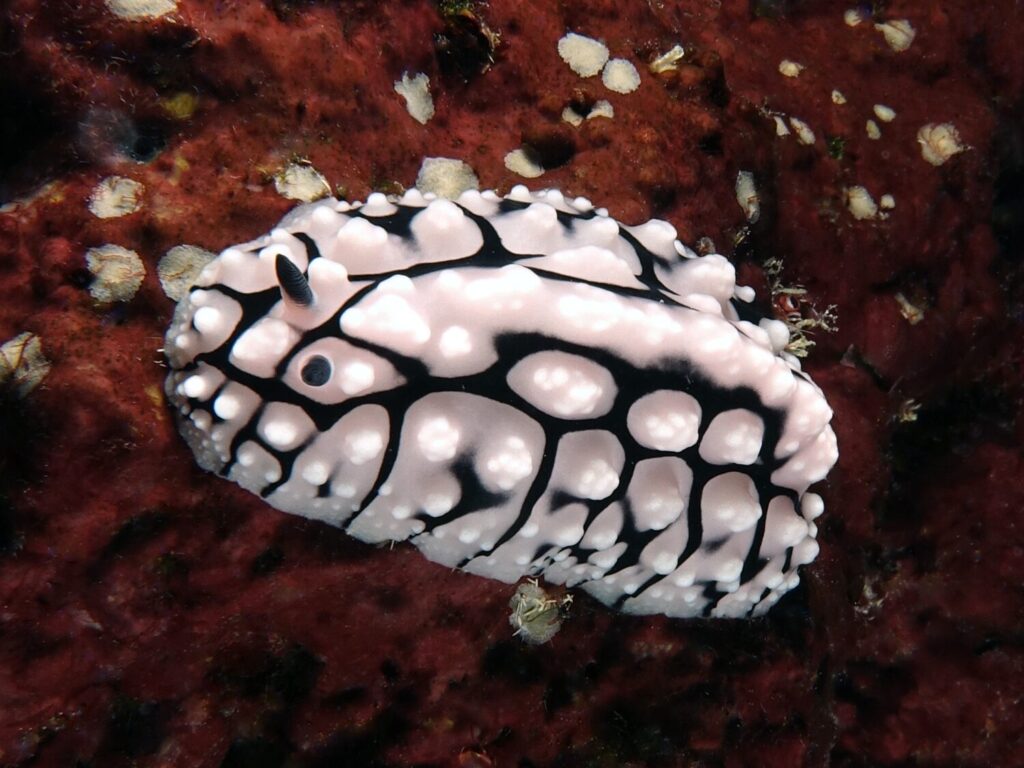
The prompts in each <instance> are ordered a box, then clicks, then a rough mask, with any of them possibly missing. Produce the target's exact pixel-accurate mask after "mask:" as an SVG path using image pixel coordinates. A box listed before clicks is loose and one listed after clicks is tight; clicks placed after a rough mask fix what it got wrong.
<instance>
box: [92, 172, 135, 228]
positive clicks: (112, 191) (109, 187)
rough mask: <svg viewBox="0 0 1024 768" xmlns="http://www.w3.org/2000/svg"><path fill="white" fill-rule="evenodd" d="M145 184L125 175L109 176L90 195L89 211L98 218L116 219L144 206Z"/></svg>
mask: <svg viewBox="0 0 1024 768" xmlns="http://www.w3.org/2000/svg"><path fill="white" fill-rule="evenodd" d="M143 189H144V188H143V186H142V185H141V184H140V183H139V182H137V181H135V180H134V179H126V178H125V177H124V176H108V177H107V178H105V179H103V181H101V182H100V183H99V184H97V185H96V188H95V189H93V191H92V194H91V195H89V211H90V212H91V213H92V215H93V216H95V217H96V218H97V219H116V218H118V217H120V216H127V215H128V214H129V213H135V211H137V210H139V208H141V207H142V203H141V202H140V201H139V198H140V197H142V191H143Z"/></svg>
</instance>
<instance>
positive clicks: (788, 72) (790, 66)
mask: <svg viewBox="0 0 1024 768" xmlns="http://www.w3.org/2000/svg"><path fill="white" fill-rule="evenodd" d="M805 69H806V67H805V66H804V65H803V64H799V63H797V62H795V61H790V60H789V59H783V60H782V61H780V62H779V73H780V74H782V75H785V76H786V77H799V76H800V73H801V72H803V71H804V70H805Z"/></svg>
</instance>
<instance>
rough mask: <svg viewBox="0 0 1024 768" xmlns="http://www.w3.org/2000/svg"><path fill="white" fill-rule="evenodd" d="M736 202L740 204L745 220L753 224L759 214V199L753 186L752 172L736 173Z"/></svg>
mask: <svg viewBox="0 0 1024 768" xmlns="http://www.w3.org/2000/svg"><path fill="white" fill-rule="evenodd" d="M736 202H737V203H739V204H740V208H742V209H743V213H744V214H745V215H746V217H747V221H748V222H750V223H751V224H755V223H756V222H757V220H758V218H760V216H761V201H760V199H759V198H758V196H757V187H755V186H754V174H753V173H751V172H750V171H740V172H739V173H737V174H736Z"/></svg>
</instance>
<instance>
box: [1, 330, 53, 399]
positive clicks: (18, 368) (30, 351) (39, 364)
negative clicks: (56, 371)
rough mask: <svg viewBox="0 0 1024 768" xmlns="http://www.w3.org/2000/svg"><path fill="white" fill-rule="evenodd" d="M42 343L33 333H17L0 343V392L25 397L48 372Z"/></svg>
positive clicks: (47, 363) (48, 368) (47, 361)
mask: <svg viewBox="0 0 1024 768" xmlns="http://www.w3.org/2000/svg"><path fill="white" fill-rule="evenodd" d="M50 367H51V366H50V361H49V360H47V359H46V358H45V357H44V356H43V345H42V342H40V341H39V337H38V336H36V335H35V334H34V333H19V334H18V335H17V336H15V337H14V338H13V339H11V340H10V341H6V342H4V343H3V344H2V345H0V392H5V391H10V392H13V393H14V394H15V395H16V396H17V397H25V396H26V395H27V394H28V393H29V392H31V391H32V390H33V389H35V388H36V387H38V386H39V384H40V382H41V381H42V380H43V379H44V378H46V374H48V373H49V372H50Z"/></svg>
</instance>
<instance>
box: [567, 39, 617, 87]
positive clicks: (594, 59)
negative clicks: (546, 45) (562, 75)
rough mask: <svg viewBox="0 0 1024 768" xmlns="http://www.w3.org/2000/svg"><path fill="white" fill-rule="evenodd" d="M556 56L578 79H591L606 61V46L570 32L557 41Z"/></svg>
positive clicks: (598, 41)
mask: <svg viewBox="0 0 1024 768" xmlns="http://www.w3.org/2000/svg"><path fill="white" fill-rule="evenodd" d="M558 55H559V56H561V57H562V61H564V62H565V63H566V64H568V65H569V68H570V69H571V70H572V71H573V72H575V73H576V74H577V75H579V76H580V77H593V76H594V75H596V74H597V73H598V72H600V71H601V68H602V67H603V66H604V65H605V62H606V61H608V46H606V45H605V44H604V43H602V42H601V41H600V40H595V39H594V38H592V37H586V36H584V35H577V34H576V33H575V32H570V33H569V34H567V35H566V36H565V37H563V38H562V39H560V40H559V41H558Z"/></svg>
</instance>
